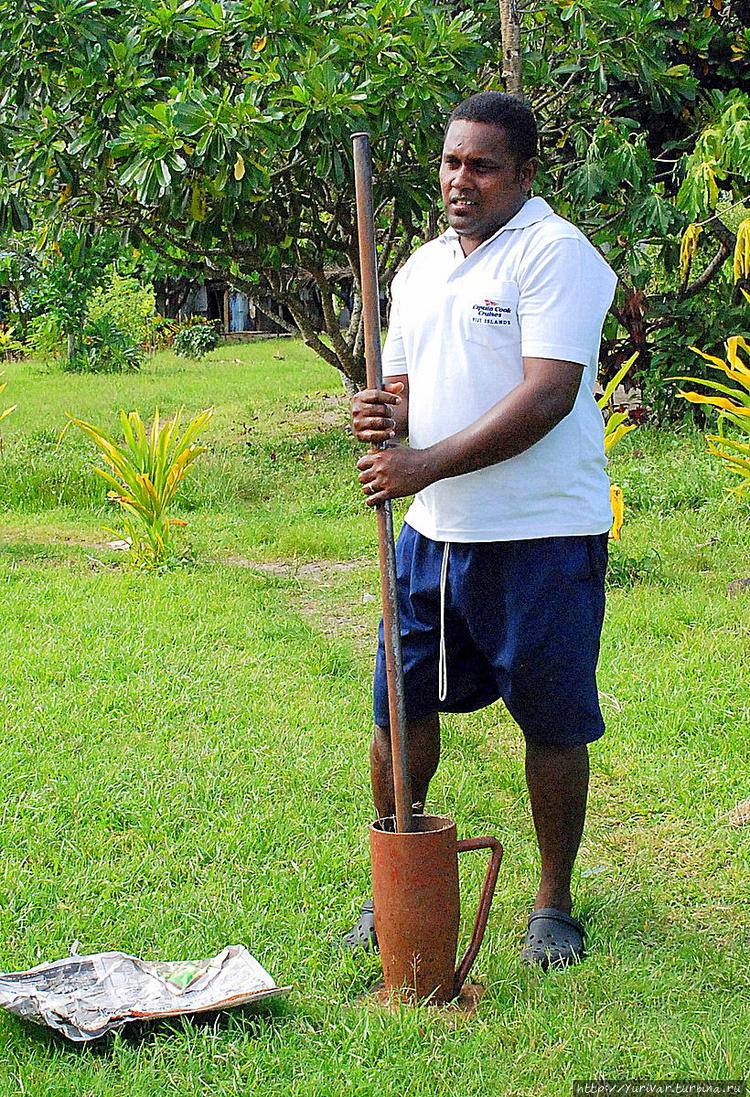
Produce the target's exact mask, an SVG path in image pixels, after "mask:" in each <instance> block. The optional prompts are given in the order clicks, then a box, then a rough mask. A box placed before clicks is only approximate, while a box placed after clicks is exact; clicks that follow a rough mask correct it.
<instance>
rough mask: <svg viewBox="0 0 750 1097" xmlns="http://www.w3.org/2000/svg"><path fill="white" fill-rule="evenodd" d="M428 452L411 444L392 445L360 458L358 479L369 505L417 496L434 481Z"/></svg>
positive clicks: (373, 505)
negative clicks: (406, 496)
mask: <svg viewBox="0 0 750 1097" xmlns="http://www.w3.org/2000/svg"><path fill="white" fill-rule="evenodd" d="M427 452H428V451H427V450H422V449H411V448H410V447H409V446H389V447H388V448H387V449H381V450H378V452H377V453H367V454H365V456H364V457H360V459H359V461H357V468H358V469H359V481H360V483H361V484H362V490H363V491H364V493H365V495H366V496H367V505H368V507H375V506H377V505H378V503H384V502H385V500H386V499H402V498H403V497H404V496H405V495H416V493H417V492H418V491H421V490H422V488H426V487H427V486H428V485H429V484H432V483H433V482H434V481H435V479H436V477H435V476H434V475H433V473H432V471H431V469H430V462H429V460H428V457H427Z"/></svg>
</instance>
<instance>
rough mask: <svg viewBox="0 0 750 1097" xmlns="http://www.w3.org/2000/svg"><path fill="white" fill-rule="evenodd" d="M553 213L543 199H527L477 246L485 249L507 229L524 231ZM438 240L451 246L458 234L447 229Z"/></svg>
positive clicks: (453, 230)
mask: <svg viewBox="0 0 750 1097" xmlns="http://www.w3.org/2000/svg"><path fill="white" fill-rule="evenodd" d="M554 212H555V211H554V210H553V209H552V207H551V206H550V205H549V204H548V203H547V202H545V200H544V199H543V198H539V197H538V196H537V197H535V198H529V199H528V200H527V201H526V202H524V204H523V205H522V206H521V208H520V210H519V211H518V213H516V214H515V215H514V216H513V217H511V219H510V221H506V222H505V224H504V225H501V226H500V228H499V229H498V230H497V232H495V233H493V235H492V236H488V237H487V239H486V240H483V241H482V243H481V244H480V245H479V248H483V247H486V245H487V244H489V243H490V242H491V241H492V240H496V239H497V238H498V236H499V235H500V233H502V232H507V230H508V229H526V228H528V227H529V225H535V224H536V223H537V222H538V221H543V220H544V219H545V218H546V217H552V215H553V214H554ZM440 239H441V240H443V241H445V243H448V244H453V243H454V242H456V241H458V233H457V232H456V230H455V229H454V228H449V229H448V230H447V231H446V232H444V233H443V235H442V236H441V237H440ZM479 248H475V249H474V250H475V251H479ZM472 254H473V252H472Z"/></svg>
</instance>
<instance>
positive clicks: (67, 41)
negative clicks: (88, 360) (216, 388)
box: [0, 0, 750, 398]
mask: <svg viewBox="0 0 750 1097" xmlns="http://www.w3.org/2000/svg"><path fill="white" fill-rule="evenodd" d="M501 16H502V18H501ZM519 18H520V20H521V24H520V43H521V44H520V51H519V49H518V45H517V43H518V36H519V31H518V29H517V28H518V19H519ZM0 21H1V22H2V25H3V27H4V29H5V38H6V42H8V43H9V44H10V47H9V48H7V49H6V63H5V65H4V67H3V70H2V74H0V148H2V150H3V153H4V156H3V161H4V163H3V165H2V167H1V168H0V203H1V204H2V210H3V216H4V218H5V223H6V225H12V226H14V227H15V228H16V229H19V228H23V227H25V225H26V224H27V223H28V219H29V217H28V211H29V210H32V211H37V212H36V214H35V216H38V217H39V218H40V219H41V220H42V221H44V222H49V223H50V224H51V225H53V226H58V225H60V224H62V223H78V224H81V225H84V226H85V225H88V224H93V225H98V226H102V225H116V226H118V227H119V228H120V229H121V230H122V231H123V233H125V234H127V235H128V236H129V238H131V239H132V240H133V241H134V242H138V243H140V242H148V244H149V245H150V246H152V247H153V248H154V249H155V250H156V251H157V252H158V253H159V254H161V255H162V256H165V257H166V259H167V261H169V260H172V261H174V263H175V264H176V266H177V268H178V269H181V270H182V271H183V272H184V273H185V274H186V275H195V276H198V277H199V276H205V275H206V274H208V275H210V276H214V277H222V278H225V279H227V280H229V281H230V282H232V283H233V284H234V285H236V286H237V287H238V288H241V289H244V290H246V291H247V292H248V293H250V294H251V295H253V296H255V297H256V299H257V297H258V296H260V297H261V298H262V297H265V296H266V295H268V296H269V297H271V298H273V299H275V300H276V301H277V302H279V303H281V304H283V305H285V306H286V307H287V308H288V310H289V312H290V314H291V315H292V317H293V319H294V322H295V324H296V325H298V327H299V329H300V331H301V332H302V334H303V336H304V338H305V340H306V341H307V342H308V344H309V345H310V346H311V347H313V348H314V349H315V350H316V351H317V352H318V353H319V354H320V355H322V357H324V358H325V359H326V360H327V361H328V362H330V363H331V364H332V365H334V366H336V367H337V368H338V369H339V370H341V371H342V373H343V374H344V375H345V376H346V377H347V378H349V379H350V380H352V381H354V382H360V381H361V380H362V378H363V356H362V327H361V311H360V307H359V298H358V294H357V293H356V288H357V285H358V281H359V270H358V261H357V245H356V233H355V227H354V211H353V180H352V172H351V164H350V154H349V148H350V140H349V138H350V134H351V132H352V131H353V130H357V129H365V128H366V129H369V130H370V133H371V137H372V143H373V149H374V158H375V172H376V187H377V189H376V200H377V203H378V226H379V236H380V241H379V243H380V264H381V271H380V274H381V283H382V285H383V286H384V288H385V289H386V290H387V287H388V285H389V283H390V280H391V279H392V277H393V275H394V273H395V271H396V270H397V269H398V267H399V265H400V264H401V263H402V262H403V260H404V258H405V257H406V256H407V255H408V253H409V251H410V250H411V249H412V248H413V247H414V245H415V243H416V242H418V240H419V239H420V238H425V237H427V238H428V237H429V236H431V235H434V234H435V232H436V231H437V227H438V224H439V212H438V208H437V205H436V202H435V196H436V180H435V176H436V172H435V168H436V158H437V156H438V154H439V149H440V144H441V136H442V127H443V122H444V118H445V115H446V113H447V111H448V110H449V109H450V108H451V107H452V106H453V105H455V103H456V102H458V101H459V100H460V99H461V98H463V97H464V96H465V95H468V94H471V93H472V92H474V91H478V90H480V89H482V88H485V87H501V86H503V81H502V74H503V73H504V74H505V79H506V81H507V82H508V87H509V90H510V89H511V88H514V89H516V90H517V89H519V88H520V87H521V86H522V87H523V90H524V94H525V95H526V96H527V97H528V98H529V100H530V102H531V103H532V105H533V106H534V108H535V110H536V112H537V115H538V117H539V120H540V129H541V136H542V145H543V161H542V162H543V166H544V170H543V172H542V174H541V175H540V177H539V189H540V191H541V193H546V194H548V195H549V196H550V198H551V201H552V204H553V205H554V206H555V208H556V209H557V210H558V212H560V213H561V214H562V215H563V216H568V217H570V218H571V219H572V220H573V221H575V222H576V223H577V224H580V225H581V227H582V228H583V229H584V231H586V232H587V233H588V234H589V236H590V237H591V238H592V239H593V241H594V243H596V244H597V245H598V246H600V247H601V248H602V249H603V250H605V251H606V254H607V259H608V261H609V262H610V263H611V264H612V266H613V267H614V268H615V270H616V271H617V273H618V274H619V276H620V280H621V288H620V291H619V292H618V297H617V300H616V303H615V306H614V308H613V319H612V321H611V324H610V326H609V328H608V330H607V332H606V334H607V339H606V340H605V344H604V346H605V358H606V360H607V361H606V364H607V368H608V369H609V371H610V372H614V371H615V370H616V368H617V366H618V364H619V363H620V362H621V361H622V360H624V358H626V357H628V356H629V355H630V354H631V353H632V352H633V350H638V351H639V354H640V356H639V361H638V367H639V369H640V371H641V379H642V381H643V382H644V384H646V385H647V386H651V389H652V393H651V394H652V395H654V394H655V393H656V391H657V387H658V386H660V385H662V386H663V384H664V382H663V378H664V377H666V376H667V375H668V374H670V373H674V372H675V369H674V361H673V357H674V353H675V350H674V347H675V343H677V344H679V343H680V342H682V343H685V344H689V343H695V342H698V343H700V345H701V346H704V347H707V348H710V347H711V346H712V345H715V344H717V342H720V341H721V337H720V332H719V328H720V327H722V326H723V325H724V322H725V321H726V322H728V323H731V325H732V327H733V330H734V329H735V323H736V324H737V325H739V323H740V321H739V320H735V318H734V317H733V316H727V313H731V310H732V309H739V307H740V305H739V303H737V304H736V305H735V304H733V298H734V297H735V296H736V291H734V290H733V289H732V272H731V257H732V252H733V250H734V247H735V240H736V232H735V230H736V227H737V225H736V220H737V217H739V218H740V219H741V216H742V209H741V203H742V202H743V201H744V199H745V197H746V196H747V193H748V185H749V184H750V163H749V162H748V158H749V157H750V143H749V142H748V141H747V136H748V128H747V127H748V117H750V114H749V113H748V91H750V74H749V73H748V71H747V66H746V65H745V64H744V61H745V58H746V56H747V55H748V53H750V29H749V24H750V5H749V4H748V3H747V0H710V2H709V3H708V4H707V6H706V7H705V8H704V7H701V6H698V7H696V6H695V5H694V4H693V3H692V2H690V0H629V2H628V3H622V2H621V0H585V2H583V0H529V2H528V3H526V4H525V5H524V6H523V7H522V8H521V7H520V5H518V6H517V4H516V2H515V0H480V2H478V3H473V4H471V5H469V4H468V3H467V2H466V0H453V2H451V0H438V2H436V3H435V4H432V5H430V6H429V7H426V6H422V5H419V6H418V5H416V3H414V2H413V0H332V2H331V3H330V4H324V3H323V2H322V0H279V2H277V3H271V2H270V0H222V2H217V0H136V2H135V3H134V4H131V5H129V6H128V8H127V9H125V8H122V7H117V6H115V5H114V4H112V2H111V0H26V3H25V4H24V5H22V6H19V5H18V3H17V0H0ZM501 22H502V23H503V31H504V39H505V40H504V42H503V48H501V44H500V37H501V35H500V30H501V27H500V24H501ZM738 203H739V205H738ZM730 207H731V208H730ZM724 211H727V212H726V214H725V212H724ZM698 221H700V222H702V223H703V225H702V227H703V232H702V233H701V235H700V237H699V239H697V240H696V246H695V248H694V249H693V250H692V253H691V254H690V255H689V258H690V269H689V271H688V274H687V276H686V275H685V271H684V262H683V267H681V264H680V251H681V247H680V245H681V240H682V238H683V236H684V233H685V230H686V229H687V228H688V227H689V225H690V224H691V223H693V222H698ZM0 231H2V229H1V228H0ZM51 231H52V232H53V233H55V232H57V231H58V230H57V228H56V227H53V229H52V230H51ZM683 260H684V248H683ZM352 286H354V290H355V292H354V296H353V300H352V302H351V303H352V312H351V323H350V324H349V328H348V330H346V331H343V332H342V331H340V329H339V323H338V302H339V301H340V299H342V298H347V299H348V297H349V294H350V292H351V287H352ZM311 289H314V290H315V295H313V294H311V292H310V290H311ZM615 321H617V322H618V323H619V324H620V325H622V328H624V330H625V332H626V336H625V337H624V338H623V337H622V334H621V331H620V330H618V327H617V323H615ZM736 330H739V326H737V329H736ZM686 353H687V352H686ZM654 398H655V397H654Z"/></svg>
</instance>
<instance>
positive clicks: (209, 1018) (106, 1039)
mask: <svg viewBox="0 0 750 1097" xmlns="http://www.w3.org/2000/svg"><path fill="white" fill-rule="evenodd" d="M293 1016H294V1010H293V1009H292V1008H291V1006H290V1005H289V1003H288V1001H287V1000H286V999H285V998H275V999H272V1000H269V1001H267V1002H266V1003H265V1004H264V1005H263V1006H262V1007H259V1006H252V1005H247V1006H236V1007H235V1008H234V1009H231V1010H230V1009H226V1010H206V1011H205V1012H203V1013H193V1014H186V1015H185V1016H184V1017H166V1018H164V1019H163V1020H157V1021H132V1022H130V1023H129V1024H127V1025H125V1027H124V1028H123V1029H121V1030H120V1031H119V1032H108V1033H106V1034H105V1035H104V1036H101V1037H99V1039H96V1040H89V1041H87V1042H85V1043H75V1042H73V1041H72V1040H68V1039H67V1037H65V1036H63V1034H62V1033H61V1032H57V1031H55V1030H54V1029H51V1028H46V1027H44V1026H43V1025H37V1024H34V1022H32V1021H24V1020H22V1019H21V1018H19V1017H15V1016H13V1015H10V1017H9V1021H10V1024H11V1025H12V1028H13V1029H14V1031H15V1033H16V1034H17V1035H18V1037H19V1041H20V1040H21V1039H23V1040H26V1041H28V1042H29V1043H30V1044H31V1045H32V1046H33V1048H34V1050H36V1051H43V1052H44V1051H46V1052H47V1053H48V1054H49V1055H50V1057H53V1058H59V1057H60V1056H61V1055H70V1056H71V1057H75V1058H77V1059H80V1058H85V1057H89V1058H94V1059H98V1058H102V1059H107V1058H110V1057H111V1056H113V1055H114V1054H116V1051H117V1048H118V1046H120V1045H125V1047H128V1048H131V1049H138V1048H141V1047H148V1046H150V1045H152V1044H156V1043H159V1042H162V1041H165V1040H170V1039H173V1038H175V1037H177V1038H178V1039H188V1040H189V1039H190V1038H191V1037H193V1036H197V1035H201V1034H206V1035H209V1036H213V1035H217V1034H219V1033H233V1034H235V1035H241V1036H245V1037H247V1038H248V1039H253V1040H258V1039H262V1038H263V1037H264V1036H266V1035H267V1033H268V1031H269V1029H270V1028H272V1027H277V1026H279V1025H282V1024H284V1023H285V1022H287V1021H288V1020H290V1019H291V1018H292V1017H293Z"/></svg>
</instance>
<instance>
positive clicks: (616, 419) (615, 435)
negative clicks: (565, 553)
mask: <svg viewBox="0 0 750 1097" xmlns="http://www.w3.org/2000/svg"><path fill="white" fill-rule="evenodd" d="M637 357H638V352H637V351H636V353H635V354H632V355H631V356H630V358H628V360H627V362H623V364H622V365H621V366H620V368H619V369H618V371H617V373H616V374H615V375H614V377H613V378H612V380H611V381H610V382H609V384H608V385H607V386H606V388H605V389H604V392H603V393H602V395H601V396H600V397H599V399H598V400H597V404H598V405H599V407H600V408H601V410H602V412H603V411H604V409H605V408H606V406H607V404H608V403H609V401H610V400H611V398H612V394H613V393H614V391H615V389H616V388H617V386H618V385H619V384H620V381H622V379H623V377H624V376H625V374H626V373H627V372H628V370H629V369H630V367H631V366H632V365H633V363H634V362H635V360H636V358H637ZM627 420H628V413H627V412H626V411H614V412H612V414H611V415H610V416H608V418H607V421H606V423H605V424H604V451H605V453H609V452H610V450H612V449H613V448H614V447H615V446H616V445H617V443H618V442H619V441H620V439H621V438H624V437H625V435H626V434H629V433H630V431H631V430H635V423H629V422H628V421H627ZM609 501H610V503H611V506H612V517H613V519H614V520H613V522H612V529H611V530H610V531H609V536H610V537H611V539H612V540H613V541H619V540H620V539H621V537H622V524H623V518H624V514H625V500H624V498H623V494H622V488H621V487H619V486H618V485H617V484H612V485H611V486H610V489H609Z"/></svg>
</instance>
